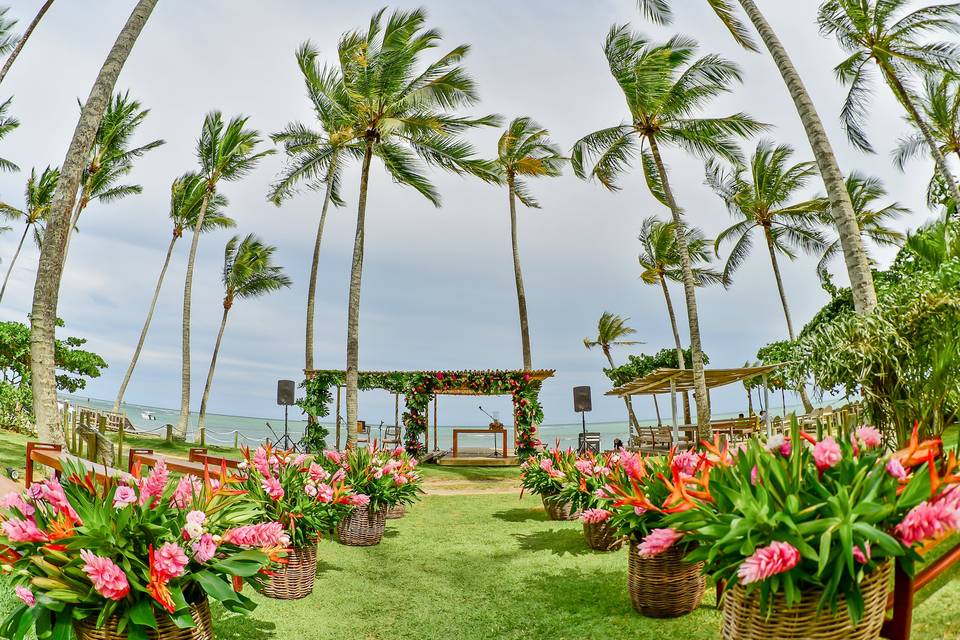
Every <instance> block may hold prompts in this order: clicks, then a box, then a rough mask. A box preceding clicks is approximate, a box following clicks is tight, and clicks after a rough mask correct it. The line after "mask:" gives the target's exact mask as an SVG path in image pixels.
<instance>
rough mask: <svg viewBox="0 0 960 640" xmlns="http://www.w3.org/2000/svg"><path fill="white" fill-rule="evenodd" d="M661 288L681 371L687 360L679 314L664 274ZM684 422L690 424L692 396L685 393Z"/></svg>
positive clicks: (658, 417) (661, 277)
mask: <svg viewBox="0 0 960 640" xmlns="http://www.w3.org/2000/svg"><path fill="white" fill-rule="evenodd" d="M659 277H660V286H661V287H662V288H663V299H664V300H666V302H667V315H669V316H670V328H671V329H673V343H674V345H676V348H677V366H678V367H679V368H681V369H686V368H687V359H686V358H685V357H684V355H683V343H682V342H680V329H678V328H677V314H676V313H675V312H674V310H673V300H672V299H671V298H670V289H669V288H668V287H667V281H666V280H665V279H664V277H663V274H660V275H659ZM657 421H658V422H659V421H660V411H659V409H658V410H657ZM683 422H684V424H690V394H688V393H687V392H686V391H684V392H683Z"/></svg>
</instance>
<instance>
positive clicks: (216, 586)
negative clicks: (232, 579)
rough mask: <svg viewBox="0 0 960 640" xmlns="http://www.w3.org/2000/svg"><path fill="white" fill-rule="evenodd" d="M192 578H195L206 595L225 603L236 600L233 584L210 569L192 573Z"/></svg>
mask: <svg viewBox="0 0 960 640" xmlns="http://www.w3.org/2000/svg"><path fill="white" fill-rule="evenodd" d="M193 578H194V580H196V581H197V582H198V583H199V584H200V587H201V588H202V589H203V590H204V591H205V592H206V593H207V595H208V596H210V597H211V598H213V599H215V600H219V601H220V602H223V603H224V605H226V603H228V602H231V601H235V600H237V593H236V592H234V590H233V586H232V585H231V584H230V583H229V582H227V581H226V580H224V579H223V578H221V577H220V576H217V575H215V574H213V573H211V572H210V571H200V572H198V573H195V574H193Z"/></svg>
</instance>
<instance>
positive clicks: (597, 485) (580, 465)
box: [560, 452, 621, 522]
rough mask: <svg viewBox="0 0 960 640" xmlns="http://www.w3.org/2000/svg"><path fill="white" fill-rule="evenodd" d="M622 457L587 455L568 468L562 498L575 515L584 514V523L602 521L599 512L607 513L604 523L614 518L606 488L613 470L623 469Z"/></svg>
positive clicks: (615, 453) (613, 453)
mask: <svg viewBox="0 0 960 640" xmlns="http://www.w3.org/2000/svg"><path fill="white" fill-rule="evenodd" d="M620 455H621V454H620V453H619V452H608V453H604V454H600V455H597V454H595V453H593V452H586V453H584V454H581V455H579V456H577V458H576V459H575V460H574V461H573V465H572V466H570V467H569V468H568V472H567V477H566V479H565V482H563V484H562V487H561V489H560V498H561V499H562V500H564V501H565V502H569V503H570V505H571V507H572V508H573V509H574V510H575V511H582V512H583V515H582V517H581V520H583V521H584V522H587V520H586V519H585V518H590V519H593V520H596V519H597V518H599V517H600V515H599V514H598V513H596V512H598V511H604V512H606V513H607V518H604V519H603V520H604V521H605V520H607V519H608V518H609V516H610V515H611V513H610V511H609V509H610V506H611V503H612V501H611V500H610V498H609V497H608V496H607V494H606V492H605V491H604V490H603V487H604V485H606V484H607V480H608V479H609V477H610V475H611V474H612V473H613V470H614V469H616V468H617V467H618V466H619V464H620ZM588 512H589V513H590V515H589V516H588ZM597 522H599V520H597Z"/></svg>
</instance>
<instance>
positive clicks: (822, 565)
mask: <svg viewBox="0 0 960 640" xmlns="http://www.w3.org/2000/svg"><path fill="white" fill-rule="evenodd" d="M832 540H833V529H827V530H826V531H824V532H823V534H822V535H821V536H820V558H819V561H818V563H817V575H818V576H822V575H823V572H824V571H825V570H826V568H827V562H829V561H830V543H831V542H832Z"/></svg>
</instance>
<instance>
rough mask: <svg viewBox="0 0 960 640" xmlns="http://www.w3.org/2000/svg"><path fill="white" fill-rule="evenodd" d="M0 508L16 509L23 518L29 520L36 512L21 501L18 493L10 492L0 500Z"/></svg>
mask: <svg viewBox="0 0 960 640" xmlns="http://www.w3.org/2000/svg"><path fill="white" fill-rule="evenodd" d="M0 506H2V507H4V508H5V509H16V510H17V511H19V512H20V515H22V516H23V517H25V518H30V517H32V516H33V514H34V513H35V512H36V509H34V508H33V505H32V504H30V503H29V502H27V501H26V500H24V499H23V495H21V494H20V492H19V491H11V492H10V493H8V494H7V495H5V496H3V498H2V499H0Z"/></svg>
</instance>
